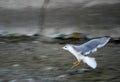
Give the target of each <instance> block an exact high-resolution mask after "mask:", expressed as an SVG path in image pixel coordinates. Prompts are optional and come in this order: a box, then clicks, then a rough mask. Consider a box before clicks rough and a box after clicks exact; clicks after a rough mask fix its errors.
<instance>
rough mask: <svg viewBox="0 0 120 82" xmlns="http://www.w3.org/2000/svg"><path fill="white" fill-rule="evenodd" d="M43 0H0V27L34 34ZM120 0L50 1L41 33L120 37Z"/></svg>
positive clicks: (10, 30) (38, 25) (38, 22)
mask: <svg viewBox="0 0 120 82" xmlns="http://www.w3.org/2000/svg"><path fill="white" fill-rule="evenodd" d="M43 2H44V0H0V29H1V30H7V31H9V32H11V33H12V32H17V33H23V34H26V33H27V34H33V33H36V32H37V31H38V29H39V28H40V26H41V23H40V19H41V18H42V17H41V18H40V12H41V9H40V8H41V7H42V5H43ZM119 10H120V0H50V1H49V3H48V4H47V6H46V10H45V18H44V19H45V20H44V24H43V27H44V29H43V32H42V33H43V34H44V35H48V34H53V33H61V32H62V33H64V32H73V31H77V32H84V33H91V34H93V35H95V36H102V35H112V36H119V35H120V32H119V31H118V30H120V19H119V17H120V11H119Z"/></svg>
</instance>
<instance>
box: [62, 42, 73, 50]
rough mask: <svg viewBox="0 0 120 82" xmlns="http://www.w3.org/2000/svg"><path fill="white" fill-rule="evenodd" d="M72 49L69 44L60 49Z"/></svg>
mask: <svg viewBox="0 0 120 82" xmlns="http://www.w3.org/2000/svg"><path fill="white" fill-rule="evenodd" d="M71 48H72V45H71V44H66V45H65V46H64V47H62V49H63V50H68V51H69V50H70V49H71Z"/></svg>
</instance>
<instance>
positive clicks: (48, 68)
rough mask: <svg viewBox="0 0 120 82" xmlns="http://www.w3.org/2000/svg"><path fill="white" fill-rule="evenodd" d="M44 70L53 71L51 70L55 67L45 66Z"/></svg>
mask: <svg viewBox="0 0 120 82" xmlns="http://www.w3.org/2000/svg"><path fill="white" fill-rule="evenodd" d="M45 70H47V71H53V70H55V67H46V68H45Z"/></svg>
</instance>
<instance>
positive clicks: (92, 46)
mask: <svg viewBox="0 0 120 82" xmlns="http://www.w3.org/2000/svg"><path fill="white" fill-rule="evenodd" d="M109 40H110V37H109V36H105V37H102V38H98V39H92V40H90V41H88V42H86V43H84V44H82V45H80V46H74V48H75V50H77V51H79V52H82V54H83V55H87V54H90V53H91V52H95V51H97V48H101V47H103V46H105V44H107V43H108V41H109Z"/></svg>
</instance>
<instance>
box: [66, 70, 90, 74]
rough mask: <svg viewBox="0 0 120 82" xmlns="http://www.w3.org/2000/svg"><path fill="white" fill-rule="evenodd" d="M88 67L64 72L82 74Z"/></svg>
mask: <svg viewBox="0 0 120 82" xmlns="http://www.w3.org/2000/svg"><path fill="white" fill-rule="evenodd" d="M88 71H89V69H76V70H68V71H67V72H66V74H69V75H74V74H82V73H85V72H88Z"/></svg>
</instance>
